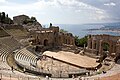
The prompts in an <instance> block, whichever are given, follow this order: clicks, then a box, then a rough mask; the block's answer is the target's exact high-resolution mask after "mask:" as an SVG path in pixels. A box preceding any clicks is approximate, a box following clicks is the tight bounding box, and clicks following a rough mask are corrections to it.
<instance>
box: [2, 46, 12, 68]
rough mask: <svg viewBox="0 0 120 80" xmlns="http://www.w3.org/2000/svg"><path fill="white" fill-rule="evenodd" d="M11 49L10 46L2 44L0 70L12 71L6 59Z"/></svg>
mask: <svg viewBox="0 0 120 80" xmlns="http://www.w3.org/2000/svg"><path fill="white" fill-rule="evenodd" d="M10 51H11V49H10V48H9V47H8V46H5V45H3V44H0V68H2V69H3V68H5V69H10V66H9V65H8V64H7V61H6V58H7V55H8V54H9V52H10Z"/></svg>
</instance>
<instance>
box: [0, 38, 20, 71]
mask: <svg viewBox="0 0 120 80" xmlns="http://www.w3.org/2000/svg"><path fill="white" fill-rule="evenodd" d="M20 46H21V44H20V43H18V41H17V40H15V39H14V38H13V37H11V36H10V37H3V38H0V68H1V69H3V68H5V69H11V67H10V66H9V65H8V64H7V61H6V59H7V56H8V54H10V53H12V52H13V50H15V49H17V48H19V47H20Z"/></svg>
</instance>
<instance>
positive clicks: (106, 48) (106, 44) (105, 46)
mask: <svg viewBox="0 0 120 80" xmlns="http://www.w3.org/2000/svg"><path fill="white" fill-rule="evenodd" d="M102 47H103V51H108V52H109V47H110V45H109V44H108V43H106V42H104V43H103V44H102Z"/></svg>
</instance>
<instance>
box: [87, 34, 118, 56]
mask: <svg viewBox="0 0 120 80" xmlns="http://www.w3.org/2000/svg"><path fill="white" fill-rule="evenodd" d="M119 39H120V36H111V35H105V34H103V35H90V36H89V37H88V46H87V49H88V50H91V52H92V53H94V54H103V44H104V43H107V44H109V55H111V53H116V54H117V53H118V52H119V51H118V50H120V47H119V46H118V47H117V45H118V43H117V42H118V40H119Z"/></svg>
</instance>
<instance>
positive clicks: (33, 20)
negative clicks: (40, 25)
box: [23, 16, 37, 24]
mask: <svg viewBox="0 0 120 80" xmlns="http://www.w3.org/2000/svg"><path fill="white" fill-rule="evenodd" d="M35 22H37V19H36V17H33V16H32V17H31V18H30V19H26V20H24V21H23V24H28V23H31V24H33V23H35Z"/></svg>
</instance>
